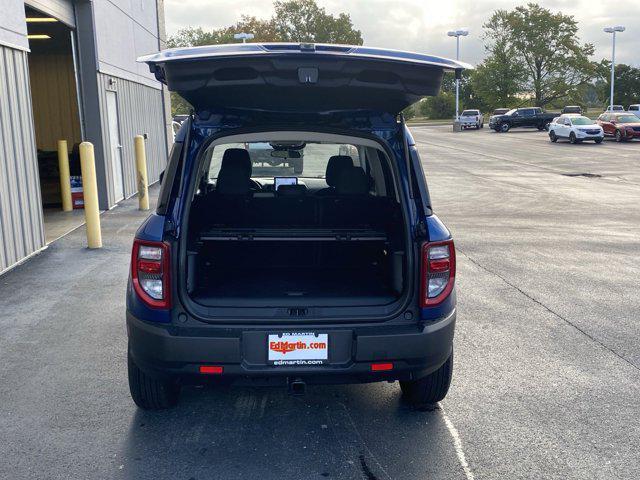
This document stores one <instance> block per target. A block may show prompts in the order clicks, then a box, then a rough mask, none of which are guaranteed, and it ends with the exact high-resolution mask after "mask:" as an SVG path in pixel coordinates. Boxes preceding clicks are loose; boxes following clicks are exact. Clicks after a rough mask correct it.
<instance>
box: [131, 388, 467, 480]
mask: <svg viewBox="0 0 640 480" xmlns="http://www.w3.org/2000/svg"><path fill="white" fill-rule="evenodd" d="M399 390H400V389H399V386H398V384H397V383H396V384H371V385H351V386H329V387H327V386H322V387H319V386H318V387H308V390H307V394H306V395H305V396H304V397H292V396H288V395H287V394H286V392H285V391H284V389H275V388H273V389H267V388H239V387H238V388H230V387H212V386H209V387H200V388H198V387H188V388H185V389H183V393H182V398H181V403H180V405H179V406H178V407H177V408H175V409H172V410H168V411H163V412H144V411H141V410H137V411H136V413H135V414H134V416H133V417H132V419H131V423H130V428H129V432H128V437H127V439H126V442H125V444H124V451H123V452H122V454H121V457H122V458H123V461H124V467H123V468H122V473H123V474H124V478H130V479H142V478H179V479H185V480H191V479H194V480H199V479H213V478H223V479H231V478H243V479H244V478H246V479H253V478H263V479H271V478H277V479H316V478H317V479H322V478H334V479H353V478H356V479H358V478H364V479H367V480H373V479H392V478H393V479H395V478H402V479H409V478H421V479H424V478H443V479H444V478H455V477H456V476H460V477H462V472H461V471H460V466H459V465H458V463H457V460H456V456H455V451H454V448H453V446H452V440H451V437H450V435H449V433H448V431H447V429H446V426H445V424H444V421H443V418H442V414H441V412H440V411H439V410H438V409H436V410H433V411H427V412H420V411H414V410H412V409H411V408H410V407H408V406H406V405H405V404H404V403H403V402H402V401H401V400H400V395H399Z"/></svg>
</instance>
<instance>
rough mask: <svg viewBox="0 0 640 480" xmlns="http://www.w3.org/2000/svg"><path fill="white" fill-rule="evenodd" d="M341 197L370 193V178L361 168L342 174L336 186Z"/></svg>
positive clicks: (352, 168) (354, 168) (350, 169)
mask: <svg viewBox="0 0 640 480" xmlns="http://www.w3.org/2000/svg"><path fill="white" fill-rule="evenodd" d="M336 192H337V193H338V194H339V195H367V194H368V193H369V177H367V174H366V173H364V170H362V168H360V167H351V168H349V169H347V170H345V171H343V172H342V174H341V175H340V178H338V183H337V185H336Z"/></svg>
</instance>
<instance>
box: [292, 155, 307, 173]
mask: <svg viewBox="0 0 640 480" xmlns="http://www.w3.org/2000/svg"><path fill="white" fill-rule="evenodd" d="M292 165H293V173H295V174H297V175H299V174H301V173H302V170H304V160H303V159H302V158H301V159H299V160H296V161H295V162H293V164H292Z"/></svg>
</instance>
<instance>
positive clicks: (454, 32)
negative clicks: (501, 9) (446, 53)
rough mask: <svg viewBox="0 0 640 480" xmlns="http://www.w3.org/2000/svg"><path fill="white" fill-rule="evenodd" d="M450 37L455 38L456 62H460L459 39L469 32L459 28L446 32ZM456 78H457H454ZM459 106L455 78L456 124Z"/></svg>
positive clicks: (457, 81)
mask: <svg viewBox="0 0 640 480" xmlns="http://www.w3.org/2000/svg"><path fill="white" fill-rule="evenodd" d="M447 35H448V36H450V37H456V60H460V37H466V36H467V35H469V30H467V29H466V28H460V29H458V30H450V31H448V32H447ZM456 77H457V76H456ZM459 105H460V79H459V78H456V122H457V121H459V120H460V115H459V114H458V112H459Z"/></svg>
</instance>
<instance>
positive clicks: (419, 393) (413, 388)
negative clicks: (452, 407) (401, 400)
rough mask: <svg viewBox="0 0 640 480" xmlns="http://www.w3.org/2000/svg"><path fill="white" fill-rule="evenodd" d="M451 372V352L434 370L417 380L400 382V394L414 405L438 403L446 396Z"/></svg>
mask: <svg viewBox="0 0 640 480" xmlns="http://www.w3.org/2000/svg"><path fill="white" fill-rule="evenodd" d="M452 374H453V352H451V355H449V358H447V361H446V362H444V364H443V365H442V366H441V367H440V368H439V369H438V370H436V371H435V372H433V373H431V374H429V375H427V376H426V377H423V378H419V379H418V380H411V381H406V382H400V388H401V389H402V395H403V396H404V397H405V398H406V399H407V401H409V402H410V403H411V404H413V405H414V406H416V407H423V406H429V405H433V404H434V403H438V402H439V401H440V400H442V399H443V398H444V397H446V396H447V392H448V391H449V386H450V385H451V376H452Z"/></svg>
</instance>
